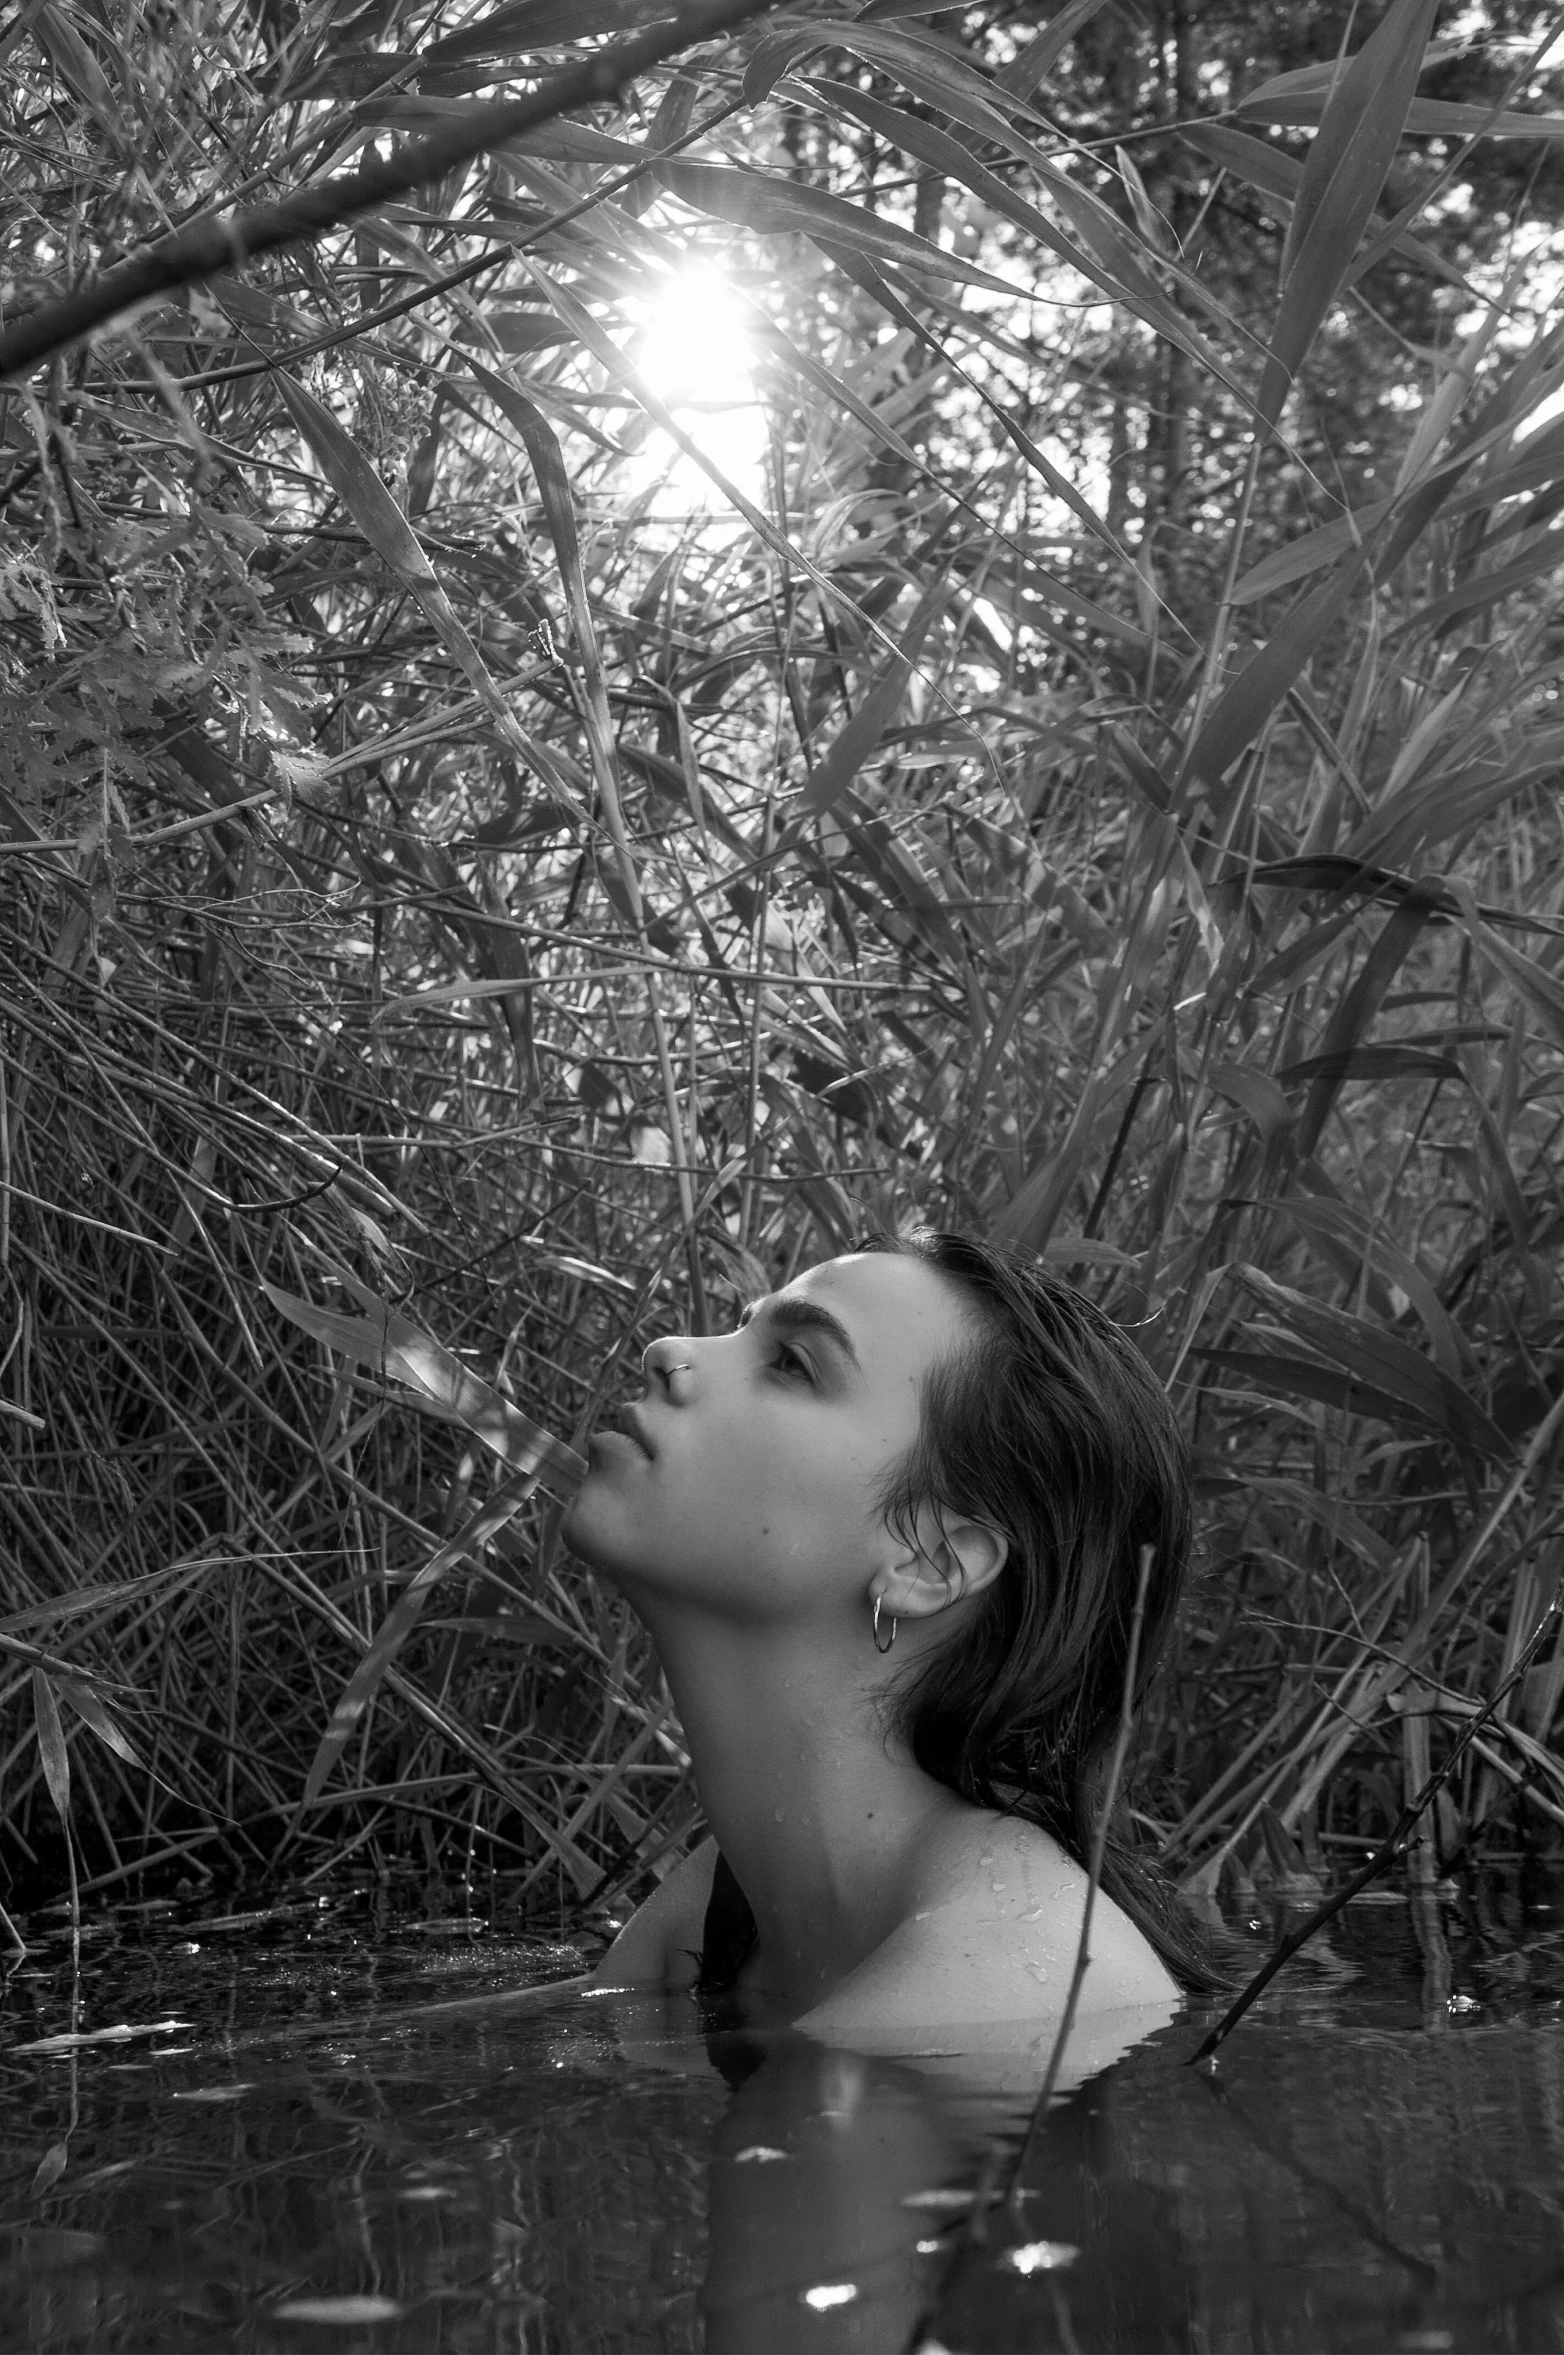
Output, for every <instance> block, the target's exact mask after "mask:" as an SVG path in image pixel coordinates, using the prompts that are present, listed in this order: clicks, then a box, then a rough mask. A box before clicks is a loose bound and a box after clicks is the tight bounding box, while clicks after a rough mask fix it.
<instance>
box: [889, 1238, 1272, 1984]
mask: <svg viewBox="0 0 1564 2355" xmlns="http://www.w3.org/2000/svg"><path fill="white" fill-rule="evenodd" d="M863 1248H864V1249H867V1250H877V1251H894V1252H900V1253H904V1254H908V1255H915V1256H916V1257H917V1258H919V1259H922V1260H924V1261H925V1262H926V1263H927V1264H928V1265H929V1266H931V1267H933V1268H935V1269H937V1270H938V1272H939V1274H940V1275H941V1276H943V1277H944V1278H945V1279H946V1280H947V1281H948V1282H949V1283H950V1284H952V1285H953V1286H954V1287H955V1288H956V1290H957V1291H958V1292H959V1293H960V1294H961V1295H962V1296H963V1298H964V1300H965V1302H966V1304H967V1306H968V1307H969V1309H970V1310H971V1311H972V1313H973V1317H974V1320H975V1328H976V1329H975V1332H974V1337H973V1340H972V1342H971V1344H970V1346H968V1347H967V1348H965V1349H962V1350H959V1351H958V1352H957V1353H956V1354H955V1355H954V1356H953V1357H952V1358H950V1359H948V1360H947V1361H946V1362H945V1363H944V1364H943V1365H941V1366H940V1367H938V1368H937V1369H936V1370H935V1372H934V1373H933V1374H932V1375H931V1376H930V1377H929V1379H928V1381H927V1383H926V1385H925V1390H924V1397H923V1402H922V1415H921V1430H920V1434H919V1437H918V1439H917V1440H916V1441H915V1443H914V1445H913V1447H912V1448H911V1450H910V1451H909V1453H908V1455H907V1456H906V1458H905V1459H904V1460H903V1462H902V1463H901V1465H900V1466H898V1468H897V1470H896V1472H895V1473H894V1474H893V1476H892V1479H891V1481H890V1482H889V1484H888V1485H887V1489H886V1492H885V1495H884V1497H883V1503H884V1508H885V1512H886V1516H887V1518H888V1519H889V1521H890V1522H891V1524H892V1526H893V1527H899V1528H901V1529H903V1530H905V1531H908V1532H910V1529H911V1525H912V1522H913V1519H914V1516H915V1515H916V1513H917V1511H918V1509H919V1507H920V1506H929V1505H932V1506H933V1507H934V1508H935V1509H936V1510H940V1509H943V1510H944V1511H946V1512H948V1513H951V1514H961V1515H964V1516H967V1517H970V1518H972V1519H976V1520H982V1521H986V1522H988V1523H990V1524H991V1525H992V1526H993V1527H994V1528H996V1529H1001V1530H1003V1531H1004V1533H1005V1535H1006V1537H1007V1538H1008V1539H1009V1548H1010V1550H1009V1555H1008V1558H1007V1560H1006V1564H1005V1567H1004V1569H1003V1571H1002V1572H1001V1573H1000V1575H999V1577H998V1578H996V1579H995V1580H994V1581H993V1583H992V1584H991V1585H990V1586H989V1587H987V1588H986V1589H985V1591H984V1593H983V1594H982V1596H981V1597H980V1598H979V1599H978V1600H977V1602H976V1603H975V1604H974V1606H973V1608H972V1610H971V1612H970V1614H969V1615H967V1616H966V1619H965V1623H964V1625H963V1626H962V1628H961V1631H960V1633H959V1634H957V1635H954V1636H953V1637H952V1638H951V1640H950V1641H949V1642H947V1643H946V1644H944V1645H943V1646H942V1647H941V1648H940V1649H939V1650H938V1651H937V1652H935V1653H934V1655H933V1656H932V1657H931V1658H930V1659H929V1660H928V1662H927V1663H926V1665H925V1666H924V1667H923V1668H922V1669H921V1670H920V1672H919V1673H918V1675H917V1676H916V1677H915V1678H914V1679H913V1680H912V1681H911V1682H909V1684H908V1685H907V1686H906V1688H905V1690H904V1691H903V1693H902V1695H901V1697H900V1703H899V1711H898V1716H899V1730H900V1731H901V1733H902V1734H903V1736H904V1737H905V1738H906V1739H907V1740H908V1742H909V1743H910V1745H911V1748H912V1752H913V1755H914V1757H915V1758H916V1760H917V1762H918V1764H919V1765H920V1766H921V1767H922V1768H923V1770H924V1772H925V1773H926V1774H929V1775H932V1776H933V1777H934V1778H935V1780H936V1781H938V1782H941V1783H944V1784H945V1785H946V1786H947V1787H948V1788H949V1789H951V1790H953V1791H957V1792H959V1793H960V1794H961V1796H962V1797H963V1798H964V1799H967V1800H970V1801H971V1802H972V1803H973V1804H974V1805H975V1806H978V1807H988V1808H995V1809H999V1810H1001V1811H1003V1812H1005V1813H1008V1814H1014V1815H1020V1816H1024V1817H1025V1818H1027V1819H1028V1820H1029V1821H1031V1822H1033V1823H1036V1824H1038V1825H1040V1826H1041V1827H1042V1829H1043V1830H1045V1831H1047V1832H1049V1833H1051V1834H1052V1836H1053V1837H1054V1838H1055V1839H1056V1840H1057V1841H1059V1843H1060V1845H1061V1846H1062V1847H1064V1848H1065V1849H1067V1850H1068V1851H1069V1853H1070V1854H1071V1855H1072V1856H1074V1857H1075V1858H1076V1859H1077V1860H1078V1861H1079V1862H1081V1863H1082V1864H1084V1863H1086V1862H1087V1861H1088V1859H1089V1857H1090V1854H1091V1850H1092V1845H1093V1841H1094V1838H1095V1834H1096V1829H1097V1823H1098V1818H1099V1814H1100V1810H1101V1802H1102V1795H1103V1792H1102V1786H1103V1783H1104V1780H1105V1772H1106V1766H1107V1760H1108V1757H1109V1755H1110V1753H1111V1751H1112V1747H1113V1741H1114V1736H1115V1733H1116V1731H1117V1728H1118V1723H1119V1717H1120V1712H1121V1710H1122V1707H1123V1700H1124V1687H1125V1678H1126V1672H1127V1669H1128V1665H1129V1653H1130V1641H1131V1631H1132V1628H1133V1624H1134V1616H1135V1599H1136V1593H1137V1589H1138V1585H1139V1578H1140V1562H1141V1555H1142V1550H1143V1548H1146V1547H1149V1548H1150V1549H1151V1557H1152V1559H1151V1573H1150V1579H1149V1583H1148V1586H1147V1591H1146V1602H1145V1611H1144V1617H1143V1620H1142V1626H1141V1635H1140V1643H1139V1649H1138V1655H1137V1660H1136V1671H1135V1683H1134V1694H1133V1699H1134V1704H1135V1706H1136V1707H1137V1708H1139V1706H1140V1704H1141V1702H1142V1701H1143V1699H1144V1697H1145V1694H1146V1690H1147V1688H1148V1686H1149V1684H1150V1682H1151V1679H1152V1676H1153V1674H1154V1673H1155V1670H1156V1667H1157V1663H1158V1659H1159V1656H1160V1653H1161V1651H1162V1649H1163V1646H1164V1644H1165V1642H1166V1639H1167V1636H1168V1634H1169V1631H1170V1629H1171V1627H1172V1623H1173V1618H1174V1614H1175V1612H1176V1611H1177V1608H1178V1603H1179V1598H1180V1595H1181V1594H1182V1592H1183V1589H1184V1584H1185V1580H1186V1577H1187V1574H1188V1568H1189V1559H1190V1547H1191V1538H1192V1526H1193V1516H1192V1512H1191V1506H1190V1483H1189V1461H1188V1451H1187V1448H1186V1446H1185V1442H1184V1438H1183V1435H1182V1433H1181V1431H1180V1429H1179V1426H1178V1423H1177V1421H1176V1419H1175V1417H1174V1414H1173V1411H1172V1408H1171V1407H1170V1406H1169V1404H1168V1400H1167V1395H1166V1393H1165V1391H1164V1390H1163V1388H1162V1385H1161V1384H1160V1383H1159V1382H1158V1380H1157V1379H1156V1376H1155V1375H1154V1374H1153V1372H1152V1370H1151V1368H1150V1366H1149V1365H1148V1364H1147V1363H1146V1360H1145V1359H1144V1358H1143V1357H1142V1355H1141V1353H1140V1351H1139V1350H1138V1349H1137V1348H1136V1347H1135V1346H1134V1344H1133V1342H1131V1341H1130V1339H1129V1338H1128V1336H1127V1335H1126V1334H1125V1333H1124V1332H1123V1331H1121V1329H1120V1328H1119V1327H1118V1326H1117V1325H1116V1324H1115V1323H1114V1322H1113V1320H1112V1318H1111V1317H1108V1316H1106V1315H1104V1314H1103V1312H1102V1310H1101V1309H1099V1308H1097V1307H1095V1306H1094V1305H1093V1303H1092V1302H1091V1301H1089V1300H1088V1299H1087V1298H1086V1297H1085V1295H1084V1294H1083V1293H1081V1292H1079V1291H1077V1290H1076V1288H1075V1287H1074V1285H1072V1284H1067V1283H1065V1282H1063V1281H1062V1280H1061V1278H1059V1277H1058V1276H1055V1275H1053V1274H1051V1273H1050V1272H1049V1271H1048V1270H1047V1269H1045V1268H1043V1267H1041V1266H1039V1265H1038V1264H1037V1263H1036V1262H1033V1261H1028V1260H1025V1259H1023V1258H1022V1257H1020V1256H1019V1255H1018V1254H1013V1253H1010V1252H1007V1251H1005V1250H1003V1249H1001V1248H999V1247H998V1246H997V1245H995V1244H992V1243H988V1242H983V1241H980V1240H978V1239H977V1238H975V1237H972V1236H969V1235H963V1234H955V1233H951V1232H948V1231H942V1230H933V1229H923V1230H919V1231H916V1232H914V1233H911V1234H907V1235H902V1236H895V1237H892V1236H876V1237H874V1238H872V1239H871V1240H870V1241H869V1242H868V1243H867V1244H865V1245H864V1246H863ZM1102 1885H1103V1887H1104V1889H1105V1890H1106V1891H1107V1893H1108V1895H1109V1896H1110V1897H1112V1898H1113V1899H1114V1900H1115V1902H1116V1903H1117V1904H1119V1905H1120V1906H1122V1907H1123V1909H1124V1911H1125V1912H1126V1913H1127V1914H1128V1915H1129V1916H1130V1918H1131V1919H1132V1920H1133V1921H1134V1922H1135V1923H1136V1924H1137V1926H1138V1927H1139V1928H1140V1929H1141V1930H1142V1931H1143V1932H1144V1933H1145V1935H1146V1937H1147V1938H1148V1939H1149V1940H1150V1941H1151V1943H1152V1945H1153V1946H1154V1947H1155V1948H1156V1950H1157V1952H1158V1953H1159V1954H1160V1955H1161V1957H1162V1959H1163V1961H1164V1962H1165V1963H1166V1964H1167V1966H1168V1968H1169V1969H1170V1970H1171V1971H1172V1972H1173V1974H1174V1975H1175V1977H1176V1978H1178V1979H1179V1981H1180V1982H1181V1984H1182V1985H1184V1986H1185V1987H1186V1988H1189V1989H1191V1990H1192V1991H1197V1992H1199V1991H1208V1990H1211V1989H1213V1988H1217V1987H1220V1986H1222V1985H1225V1984H1226V1979H1227V1973H1226V1971H1225V1970H1224V1968H1223V1965H1222V1963H1221V1961H1220V1960H1219V1958H1218V1957H1217V1955H1216V1954H1215V1952H1214V1951H1213V1950H1212V1943H1211V1941H1210V1940H1208V1939H1207V1938H1206V1936H1205V1935H1204V1933H1203V1931H1202V1929H1201V1927H1200V1925H1199V1924H1198V1923H1197V1922H1196V1921H1195V1919H1194V1917H1193V1915H1192V1914H1191V1913H1190V1912H1189V1910H1188V1908H1187V1907H1185V1906H1184V1905H1183V1904H1182V1903H1181V1902H1180V1900H1179V1899H1178V1896H1177V1894H1176V1892H1175V1891H1174V1890H1173V1888H1172V1886H1171V1884H1170V1883H1168V1882H1167V1880H1166V1879H1165V1878H1164V1877H1163V1876H1162V1874H1161V1873H1159V1872H1158V1871H1157V1870H1156V1868H1155V1867H1154V1866H1153V1865H1152V1864H1151V1863H1150V1862H1149V1861H1148V1860H1147V1859H1146V1858H1145V1857H1144V1856H1138V1855H1136V1854H1135V1853H1134V1852H1133V1850H1132V1847H1131V1844H1130V1843H1129V1842H1128V1841H1127V1840H1125V1839H1124V1838H1123V1837H1122V1836H1120V1835H1119V1834H1118V1833H1117V1831H1116V1830H1115V1831H1113V1832H1112V1833H1111V1834H1110V1838H1109V1842H1108V1848H1107V1852H1106V1858H1105V1862H1104V1867H1103V1875H1102Z"/></svg>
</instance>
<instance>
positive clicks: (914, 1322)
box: [781, 1251, 973, 1380]
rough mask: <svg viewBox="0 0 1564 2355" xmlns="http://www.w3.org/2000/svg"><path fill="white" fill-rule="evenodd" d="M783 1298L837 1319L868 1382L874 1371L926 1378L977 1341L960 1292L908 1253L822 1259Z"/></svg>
mask: <svg viewBox="0 0 1564 2355" xmlns="http://www.w3.org/2000/svg"><path fill="white" fill-rule="evenodd" d="M781 1297H783V1298H786V1299H800V1300H807V1301H811V1302H814V1303H816V1304H818V1305H819V1306H820V1307H822V1308H826V1309H829V1310H830V1311H831V1313H832V1315H833V1316H835V1317H837V1318H839V1319H840V1321H841V1322H842V1324H843V1325H845V1326H846V1328H847V1331H848V1332H849V1334H850V1335H851V1336H852V1340H853V1345H854V1348H855V1350H856V1352H857V1355H858V1360H859V1363H860V1364H861V1366H862V1367H863V1370H864V1373H865V1375H866V1376H867V1377H868V1378H869V1379H871V1380H872V1379H873V1378H874V1374H875V1372H876V1370H879V1371H882V1372H883V1371H886V1370H888V1369H894V1370H895V1371H896V1372H898V1373H903V1374H905V1373H910V1372H919V1373H921V1372H922V1371H923V1370H924V1369H925V1368H926V1367H928V1366H930V1365H933V1364H935V1363H937V1362H938V1361H939V1360H940V1359H942V1358H944V1357H947V1356H948V1355H949V1354H950V1352H951V1351H952V1350H954V1349H958V1348H960V1347H961V1346H962V1345H963V1344H964V1343H966V1342H968V1341H970V1339H971V1338H972V1329H973V1318H972V1313H971V1311H970V1309H969V1308H968V1307H967V1304H966V1302H965V1301H964V1300H963V1299H962V1297H961V1294H960V1293H959V1292H958V1291H957V1289H956V1287H955V1286H954V1285H953V1284H952V1283H950V1282H949V1281H948V1280H947V1279H946V1278H945V1277H944V1276H942V1275H941V1274H940V1272H939V1270H938V1269H937V1268H935V1267H933V1266H931V1265H930V1263H929V1262H928V1261H927V1260H926V1259H923V1258H921V1257H919V1256H917V1255H916V1254H914V1253H910V1252H899V1251H854V1252H849V1253H847V1254H845V1255H844V1256H843V1257H841V1258H839V1259H825V1260H821V1261H820V1262H819V1264H818V1265H817V1266H815V1267H812V1268H808V1269H806V1270H805V1271H804V1273H803V1274H802V1275H800V1276H795V1278H794V1279H793V1281H792V1283H791V1284H789V1285H788V1286H787V1289H786V1292H785V1293H784V1294H783V1295H781Z"/></svg>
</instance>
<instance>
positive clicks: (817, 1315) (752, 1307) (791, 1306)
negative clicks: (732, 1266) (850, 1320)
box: [740, 1298, 863, 1373]
mask: <svg viewBox="0 0 1564 2355" xmlns="http://www.w3.org/2000/svg"><path fill="white" fill-rule="evenodd" d="M760 1317H764V1318H765V1320H766V1322H767V1323H768V1324H770V1325H775V1326H778V1327H780V1329H781V1330H782V1331H783V1332H784V1333H818V1334H819V1335H820V1337H821V1339H822V1340H824V1341H829V1342H830V1343H831V1345H832V1347H833V1348H835V1349H839V1350H840V1351H841V1353H842V1355H843V1357H845V1358H846V1359H847V1361H848V1363H849V1365H852V1366H856V1367H857V1369H858V1371H859V1373H862V1372H863V1367H862V1366H861V1365H860V1364H859V1361H858V1352H857V1350H856V1349H855V1348H854V1347H853V1337H852V1335H851V1333H849V1331H848V1330H847V1327H846V1326H845V1325H844V1324H843V1323H842V1320H841V1318H840V1317H834V1316H833V1315H832V1314H831V1311H830V1310H829V1309H828V1308H821V1307H820V1306H819V1304H818V1302H816V1301H813V1300H783V1299H777V1298H767V1299H763V1300H752V1301H750V1302H749V1304H748V1306H747V1307H746V1308H745V1310H744V1314H743V1317H742V1319H741V1320H740V1321H741V1322H742V1323H743V1324H746V1325H748V1324H753V1323H754V1322H755V1321H756V1319H757V1318H760Z"/></svg>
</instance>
